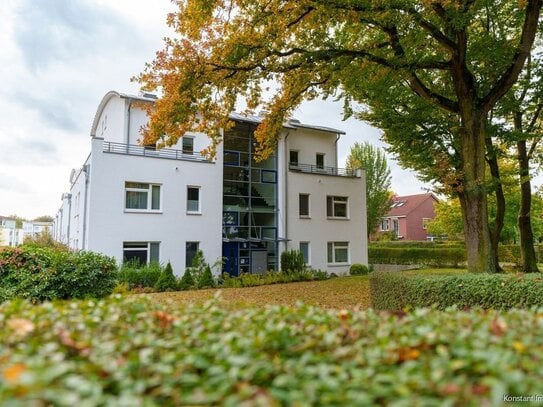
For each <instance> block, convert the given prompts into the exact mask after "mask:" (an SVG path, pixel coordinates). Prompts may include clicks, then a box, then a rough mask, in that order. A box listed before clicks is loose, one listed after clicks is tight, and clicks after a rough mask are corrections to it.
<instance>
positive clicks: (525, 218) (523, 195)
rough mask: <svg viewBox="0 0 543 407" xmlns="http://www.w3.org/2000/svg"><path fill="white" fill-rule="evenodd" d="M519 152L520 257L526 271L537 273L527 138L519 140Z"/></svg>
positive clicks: (523, 269)
mask: <svg viewBox="0 0 543 407" xmlns="http://www.w3.org/2000/svg"><path fill="white" fill-rule="evenodd" d="M517 154H518V163H519V176H520V209H519V213H518V228H519V232H520V257H521V261H522V271H523V272H524V273H537V272H539V269H538V268H537V258H536V255H535V249H534V234H533V232H532V221H531V218H530V211H531V209H532V185H531V182H530V167H529V158H528V153H527V151H526V140H521V141H518V142H517Z"/></svg>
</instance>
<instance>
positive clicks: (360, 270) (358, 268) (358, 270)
mask: <svg viewBox="0 0 543 407" xmlns="http://www.w3.org/2000/svg"><path fill="white" fill-rule="evenodd" d="M369 272H370V269H369V268H368V266H366V265H365V264H360V263H354V264H352V265H351V267H350V268H349V274H350V275H351V276H363V275H366V274H368V273H369Z"/></svg>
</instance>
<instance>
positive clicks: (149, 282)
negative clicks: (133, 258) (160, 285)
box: [117, 262, 162, 290]
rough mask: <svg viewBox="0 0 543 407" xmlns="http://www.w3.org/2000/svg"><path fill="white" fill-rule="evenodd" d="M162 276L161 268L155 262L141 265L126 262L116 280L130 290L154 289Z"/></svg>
mask: <svg viewBox="0 0 543 407" xmlns="http://www.w3.org/2000/svg"><path fill="white" fill-rule="evenodd" d="M161 274H162V268H161V267H160V264H159V263H157V262H152V263H149V264H145V265H141V264H140V263H138V262H127V263H124V264H123V265H122V266H121V269H120V270H119V273H118V275H117V278H118V280H119V282H121V283H123V282H124V283H127V284H128V286H129V288H130V289H131V290H134V289H142V288H153V289H154V288H155V286H156V284H157V282H158V279H159V278H160V276H161Z"/></svg>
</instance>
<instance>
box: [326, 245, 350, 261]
mask: <svg viewBox="0 0 543 407" xmlns="http://www.w3.org/2000/svg"><path fill="white" fill-rule="evenodd" d="M328 263H330V264H348V263H349V242H328Z"/></svg>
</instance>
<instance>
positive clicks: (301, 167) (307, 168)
mask: <svg viewBox="0 0 543 407" xmlns="http://www.w3.org/2000/svg"><path fill="white" fill-rule="evenodd" d="M289 169H290V170H291V171H299V172H304V173H308V174H319V175H332V176H336V177H351V178H357V177H359V175H358V174H357V170H351V169H347V168H336V167H324V166H319V165H313V164H300V163H298V164H295V163H290V164H289Z"/></svg>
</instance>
